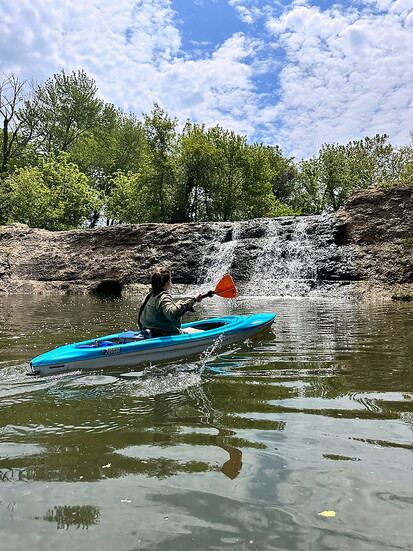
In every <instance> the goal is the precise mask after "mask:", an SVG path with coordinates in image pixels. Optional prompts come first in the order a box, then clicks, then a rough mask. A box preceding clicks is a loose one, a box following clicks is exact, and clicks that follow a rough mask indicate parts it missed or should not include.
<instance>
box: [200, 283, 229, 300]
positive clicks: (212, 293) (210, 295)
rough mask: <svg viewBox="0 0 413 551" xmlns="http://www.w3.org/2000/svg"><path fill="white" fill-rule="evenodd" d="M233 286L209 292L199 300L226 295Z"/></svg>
mask: <svg viewBox="0 0 413 551" xmlns="http://www.w3.org/2000/svg"><path fill="white" fill-rule="evenodd" d="M232 288H233V287H232V285H231V287H225V288H224V289H220V290H219V291H208V292H207V293H205V294H204V295H201V296H200V297H199V300H202V299H203V298H207V297H210V298H211V297H213V296H214V295H218V296H219V295H220V294H221V293H224V292H225V291H229V290H230V289H232Z"/></svg>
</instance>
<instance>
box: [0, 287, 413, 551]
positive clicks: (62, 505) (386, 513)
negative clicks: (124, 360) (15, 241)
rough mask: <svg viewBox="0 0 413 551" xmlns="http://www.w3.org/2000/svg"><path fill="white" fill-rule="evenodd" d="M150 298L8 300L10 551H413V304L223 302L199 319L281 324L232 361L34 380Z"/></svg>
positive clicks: (3, 439) (0, 511) (4, 530)
mask: <svg viewBox="0 0 413 551" xmlns="http://www.w3.org/2000/svg"><path fill="white" fill-rule="evenodd" d="M137 301H138V299H137V298H133V297H126V298H124V299H122V300H121V301H118V302H102V301H99V299H97V298H90V297H41V296H36V297H33V296H13V297H1V298H0V331H1V341H0V534H1V544H0V546H1V549H4V550H5V551H14V550H19V551H20V550H26V549H31V550H32V551H37V550H39V551H40V550H43V549H57V548H58V549H61V550H64V551H66V550H67V551H69V550H70V551H71V550H73V549H99V550H102V551H106V550H108V551H109V550H113V549H116V550H117V551H123V550H125V551H126V550H127V551H132V550H138V549H157V550H168V551H169V550H204V549H216V550H221V549H231V550H238V549H255V550H267V549H268V550H270V549H271V550H273V549H275V550H299V551H307V550H314V551H320V550H327V549H334V550H337V549H340V550H346V549H349V550H350V549H357V550H380V551H381V550H382V551H388V550H393V549H394V550H396V549H397V550H401V549H403V550H411V549H413V544H412V529H411V518H412V510H413V493H412V488H413V453H412V452H413V438H412V436H413V434H412V429H413V400H412V397H413V377H412V364H413V342H412V339H411V335H412V329H413V306H412V305H409V304H370V305H369V304H357V303H352V302H350V301H348V300H347V301H344V300H343V301H336V302H332V301H328V300H321V299H313V300H310V299H304V300H288V299H269V298H264V297H262V298H251V297H247V296H241V297H240V298H239V299H236V300H225V299H219V298H214V299H211V300H205V301H204V302H203V303H202V304H201V308H199V309H198V311H197V312H196V314H191V316H192V317H196V318H198V317H199V318H203V317H209V316H214V315H219V314H224V313H225V314H227V313H230V312H238V313H248V312H251V313H252V312H260V311H266V312H271V311H274V312H277V314H278V315H277V318H276V322H275V324H274V325H273V327H272V329H271V330H270V331H267V332H266V333H264V334H262V335H259V336H257V337H254V339H252V340H251V341H248V342H245V343H242V344H237V345H235V346H234V347H233V348H231V349H227V350H225V351H224V353H222V354H221V355H218V356H217V355H216V354H217V352H216V351H215V352H214V351H212V352H211V354H210V355H209V356H208V355H204V356H203V357H202V358H191V359H187V360H185V359H184V360H182V361H179V362H174V363H163V364H159V365H156V366H153V367H152V368H151V369H149V368H146V369H144V370H143V371H142V370H140V369H139V368H138V367H133V368H131V369H128V370H125V369H124V368H123V369H115V368H114V369H111V370H109V371H105V372H96V373H88V374H82V373H72V374H66V375H60V376H53V377H44V378H42V379H36V380H32V379H27V378H26V377H25V375H24V373H25V371H26V370H27V367H28V362H29V360H30V358H31V357H33V356H34V355H37V354H39V353H40V352H43V351H45V350H47V349H49V348H51V347H53V346H56V345H58V344H63V343H65V342H70V341H73V340H80V339H82V338H86V337H94V336H97V335H103V334H107V333H111V332H113V331H114V330H127V329H131V328H132V327H133V326H134V325H133V324H134V321H135V318H136V303H137ZM323 511H334V512H335V516H334V517H323V516H321V515H320V514H319V513H322V512H323Z"/></svg>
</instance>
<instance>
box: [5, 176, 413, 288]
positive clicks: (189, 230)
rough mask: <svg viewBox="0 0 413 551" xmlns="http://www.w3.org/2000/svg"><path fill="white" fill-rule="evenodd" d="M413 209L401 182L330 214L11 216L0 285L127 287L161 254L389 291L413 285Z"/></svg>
mask: <svg viewBox="0 0 413 551" xmlns="http://www.w3.org/2000/svg"><path fill="white" fill-rule="evenodd" d="M412 214H413V186H410V187H408V186H396V187H392V188H389V189H368V190H360V191H357V192H356V193H354V194H353V196H352V197H351V198H350V200H349V201H348V202H347V203H346V205H345V207H344V208H343V209H342V210H340V211H339V212H337V213H336V214H335V215H326V216H310V217H284V218H279V219H257V220H249V221H245V222H234V223H230V222H223V223H199V224H195V223H193V224H174V225H169V224H140V225H123V226H111V227H101V228H96V229H93V230H90V229H84V230H72V231H65V232H49V231H46V230H40V229H33V228H29V227H28V226H26V225H24V224H12V225H10V226H5V227H2V228H0V292H3V293H68V294H70V293H94V292H112V293H120V292H122V291H123V290H128V289H130V290H132V289H133V288H134V286H136V285H145V286H147V285H148V279H149V274H150V270H151V267H152V266H154V265H156V264H160V263H162V264H166V265H168V266H169V267H171V269H172V272H173V274H174V282H175V283H182V284H195V283H202V282H203V281H205V280H208V273H210V271H211V269H212V271H213V272H214V274H215V275H219V274H218V272H219V270H221V269H228V270H230V271H231V273H232V274H233V276H234V278H236V280H237V282H239V283H240V285H241V286H244V287H245V288H248V281H249V280H250V279H251V277H252V276H253V274H254V273H258V272H259V271H261V273H262V274H263V275H264V277H266V278H270V277H273V278H274V280H275V279H277V278H281V279H282V278H284V279H288V278H290V279H293V278H294V277H295V278H298V279H300V281H304V280H305V281H308V282H309V284H308V285H307V287H306V289H305V290H304V291H303V293H304V294H305V293H307V291H309V290H311V289H312V288H313V287H314V286H317V285H323V284H324V286H327V290H328V288H329V286H330V287H331V286H332V285H338V286H340V285H341V286H342V285H347V284H348V283H351V285H348V287H349V288H350V287H351V289H352V292H356V294H366V293H372V292H374V290H378V289H379V290H380V292H381V291H383V290H384V291H385V294H386V293H387V295H388V296H390V295H391V294H392V293H393V294H394V291H395V290H399V289H402V290H404V289H406V288H407V289H408V290H409V289H410V286H412V287H413V216H412ZM214 263H215V264H214ZM297 265H300V266H299V270H298V272H297ZM271 271H272V272H273V274H272V275H271V274H270V272H271ZM354 282H357V283H356V284H354ZM403 292H404V291H403Z"/></svg>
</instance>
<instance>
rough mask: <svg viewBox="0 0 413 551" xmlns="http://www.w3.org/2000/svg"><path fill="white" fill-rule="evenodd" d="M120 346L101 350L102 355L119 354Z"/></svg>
mask: <svg viewBox="0 0 413 551" xmlns="http://www.w3.org/2000/svg"><path fill="white" fill-rule="evenodd" d="M119 352H120V346H112V347H111V348H105V349H104V350H102V354H119Z"/></svg>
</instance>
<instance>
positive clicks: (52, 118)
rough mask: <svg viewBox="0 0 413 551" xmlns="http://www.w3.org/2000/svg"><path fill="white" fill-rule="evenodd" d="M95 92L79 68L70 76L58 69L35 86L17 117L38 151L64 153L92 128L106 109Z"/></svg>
mask: <svg viewBox="0 0 413 551" xmlns="http://www.w3.org/2000/svg"><path fill="white" fill-rule="evenodd" d="M96 94H97V87H96V84H95V82H94V80H93V79H91V78H89V77H88V76H87V75H86V73H85V72H84V71H83V70H81V71H77V72H75V71H73V72H72V74H71V75H66V73H65V72H64V70H62V71H61V72H60V73H56V74H55V75H53V77H52V78H49V79H48V80H46V82H45V83H44V84H41V85H39V86H37V88H36V89H35V90H34V93H33V97H32V98H31V99H29V100H27V101H26V102H25V106H24V108H23V109H21V111H20V112H19V117H20V119H21V120H22V121H24V123H25V126H26V129H28V130H29V132H30V135H31V139H32V140H33V141H34V142H35V144H36V147H37V150H38V152H39V153H40V154H43V155H44V154H46V155H48V154H56V155H57V154H58V153H60V152H61V151H65V152H67V151H69V150H70V149H71V148H72V147H73V146H74V144H75V143H76V141H77V140H78V139H79V138H80V137H81V136H83V135H84V134H85V133H86V132H88V131H91V130H93V128H95V127H96V125H97V124H98V122H99V120H100V119H101V118H102V117H104V115H105V109H108V108H110V106H107V105H105V104H104V102H103V101H102V100H100V99H99V98H97V97H96Z"/></svg>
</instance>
